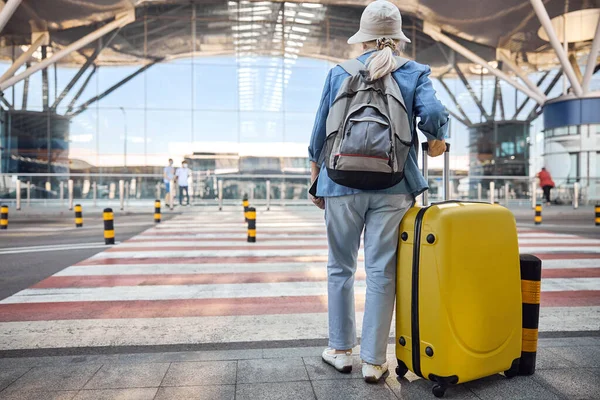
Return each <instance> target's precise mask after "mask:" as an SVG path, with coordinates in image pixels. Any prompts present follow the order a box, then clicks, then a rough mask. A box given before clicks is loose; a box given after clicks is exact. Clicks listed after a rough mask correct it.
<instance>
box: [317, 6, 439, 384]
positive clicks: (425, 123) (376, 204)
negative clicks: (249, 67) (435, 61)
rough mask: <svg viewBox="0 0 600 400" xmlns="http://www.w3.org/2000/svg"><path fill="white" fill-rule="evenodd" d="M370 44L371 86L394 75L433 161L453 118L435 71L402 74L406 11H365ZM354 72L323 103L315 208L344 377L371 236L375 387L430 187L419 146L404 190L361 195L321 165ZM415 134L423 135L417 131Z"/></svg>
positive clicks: (370, 337) (371, 377)
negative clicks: (404, 253) (421, 198)
mask: <svg viewBox="0 0 600 400" xmlns="http://www.w3.org/2000/svg"><path fill="white" fill-rule="evenodd" d="M348 43H349V44H356V43H362V45H363V49H364V50H365V52H364V54H363V55H361V56H360V57H358V60H359V61H361V62H362V63H363V64H366V66H365V69H366V70H367V71H366V72H364V73H365V74H368V79H369V80H371V81H374V80H377V79H380V78H382V77H385V76H386V75H388V74H392V75H393V77H394V79H395V81H396V82H397V83H398V85H399V87H400V91H401V93H402V96H403V98H404V102H405V104H406V105H407V108H408V110H407V112H408V117H409V121H414V120H415V118H416V117H419V118H420V122H419V129H420V130H421V132H423V133H424V134H425V135H426V137H427V139H428V141H429V144H430V155H431V156H438V155H441V154H443V152H444V151H445V148H446V145H445V142H444V137H445V135H446V132H447V129H448V113H447V112H446V110H445V108H444V107H443V105H442V104H441V103H440V102H439V101H438V100H437V98H436V97H435V91H434V90H433V87H432V84H431V81H430V80H429V74H430V72H431V70H430V69H429V67H427V66H424V65H421V64H418V63H416V62H414V61H410V62H408V63H406V64H405V65H403V66H402V67H400V68H397V67H398V64H397V60H396V58H395V54H397V53H399V52H400V51H401V50H402V49H403V48H404V44H405V43H410V40H409V39H408V38H407V37H406V36H405V35H404V33H403V32H402V19H401V16H400V11H399V10H398V8H397V7H396V6H395V5H394V4H392V3H390V2H388V1H385V0H378V1H375V2H373V3H371V4H369V6H367V8H366V9H365V10H364V12H363V14H362V17H361V21H360V30H359V31H358V33H356V35H354V36H353V37H351V38H350V39H349V40H348ZM348 77H349V74H348V73H347V72H346V71H344V69H342V68H341V67H340V66H337V67H335V68H333V69H332V70H331V71H330V72H329V75H328V77H327V81H326V82H325V89H324V91H323V96H322V99H321V104H320V107H319V110H318V112H317V116H316V121H315V126H314V129H313V133H312V138H311V142H310V147H309V155H310V160H311V172H312V179H313V182H314V181H315V180H316V179H317V177H318V178H319V179H318V182H317V185H316V189H317V191H316V197H313V196H311V198H312V201H313V202H314V204H315V205H316V206H317V207H319V208H321V209H324V210H325V221H326V226H327V239H328V243H329V261H328V265H327V272H328V306H329V348H328V349H326V350H325V351H324V352H323V355H322V357H323V360H324V361H325V362H326V363H328V364H330V365H332V366H333V367H334V368H336V369H337V370H338V371H340V372H346V373H347V372H350V371H351V370H352V348H353V347H355V346H356V345H357V338H356V325H355V315H354V313H355V310H354V273H355V271H356V262H357V255H358V250H359V247H360V237H361V234H362V231H363V229H364V231H365V237H364V250H365V269H366V274H367V294H366V301H365V309H364V319H363V327H362V336H361V337H362V340H361V351H360V356H361V358H362V361H363V364H362V373H363V377H364V378H365V380H366V381H367V382H378V381H379V380H380V379H381V377H382V376H383V375H384V374H385V373H386V372H387V370H388V366H387V362H386V349H387V344H388V339H389V334H390V325H391V321H392V315H393V312H394V301H395V292H396V252H397V245H398V227H399V225H400V221H401V220H402V217H403V216H404V214H405V213H406V211H407V210H408V209H409V208H410V207H412V206H413V204H414V199H415V196H417V195H419V194H421V193H422V192H423V191H425V190H426V189H427V183H426V182H425V179H424V178H423V176H422V174H421V173H420V171H419V167H418V164H417V151H416V149H415V147H414V143H413V146H412V147H411V149H410V151H409V156H408V160H407V162H406V164H405V170H404V173H405V177H404V179H403V180H402V181H401V182H400V183H399V184H397V185H395V186H393V187H391V188H389V189H385V190H380V191H361V190H357V189H352V188H349V187H345V186H341V185H338V184H336V183H334V182H333V181H332V180H331V179H330V178H329V176H328V174H327V170H326V169H325V168H321V167H322V165H321V164H318V160H319V157H320V156H321V151H322V150H323V148H324V143H325V139H326V138H325V136H326V131H325V129H326V126H325V122H326V119H327V116H328V112H329V109H330V107H331V105H332V102H333V101H334V99H335V98H336V94H337V92H338V90H339V88H340V86H341V85H342V83H343V82H344V80H345V79H346V78H348ZM412 134H413V135H416V132H414V127H413V132H412Z"/></svg>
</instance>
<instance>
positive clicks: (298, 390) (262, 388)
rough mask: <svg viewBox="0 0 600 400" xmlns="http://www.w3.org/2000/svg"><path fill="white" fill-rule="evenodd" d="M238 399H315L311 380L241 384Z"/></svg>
mask: <svg viewBox="0 0 600 400" xmlns="http://www.w3.org/2000/svg"><path fill="white" fill-rule="evenodd" d="M235 398H236V400H255V399H260V400H314V399H315V395H314V393H313V389H312V386H311V384H310V382H278V383H246V384H239V385H238V386H237V391H236V396H235Z"/></svg>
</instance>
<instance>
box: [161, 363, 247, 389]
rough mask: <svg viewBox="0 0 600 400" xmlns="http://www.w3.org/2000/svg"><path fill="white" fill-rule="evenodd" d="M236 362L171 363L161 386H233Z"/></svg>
mask: <svg viewBox="0 0 600 400" xmlns="http://www.w3.org/2000/svg"><path fill="white" fill-rule="evenodd" d="M236 365H237V362H236V361H206V362H184V363H172V364H171V368H169V371H168V372H167V375H166V376H165V379H164V380H163V383H162V385H161V386H209V385H227V384H231V385H233V384H235V374H236Z"/></svg>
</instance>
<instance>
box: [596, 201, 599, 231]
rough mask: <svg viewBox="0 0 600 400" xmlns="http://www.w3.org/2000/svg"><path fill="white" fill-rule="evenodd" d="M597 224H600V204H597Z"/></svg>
mask: <svg viewBox="0 0 600 400" xmlns="http://www.w3.org/2000/svg"><path fill="white" fill-rule="evenodd" d="M596 226H600V204H596Z"/></svg>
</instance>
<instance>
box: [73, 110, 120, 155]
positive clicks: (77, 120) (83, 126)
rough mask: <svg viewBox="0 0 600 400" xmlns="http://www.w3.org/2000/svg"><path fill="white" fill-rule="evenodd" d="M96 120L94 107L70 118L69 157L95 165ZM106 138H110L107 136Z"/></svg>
mask: <svg viewBox="0 0 600 400" xmlns="http://www.w3.org/2000/svg"><path fill="white" fill-rule="evenodd" d="M97 122H98V113H97V110H96V109H95V108H92V109H88V110H87V111H84V112H82V113H81V114H79V115H77V116H76V117H74V118H72V119H71V126H70V135H69V157H70V158H71V159H72V160H79V161H82V162H84V163H87V164H90V165H95V164H97V163H98V158H97V151H96V150H97V148H96V145H97V134H96V131H97ZM107 140H112V139H109V138H107Z"/></svg>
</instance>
